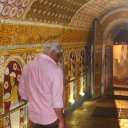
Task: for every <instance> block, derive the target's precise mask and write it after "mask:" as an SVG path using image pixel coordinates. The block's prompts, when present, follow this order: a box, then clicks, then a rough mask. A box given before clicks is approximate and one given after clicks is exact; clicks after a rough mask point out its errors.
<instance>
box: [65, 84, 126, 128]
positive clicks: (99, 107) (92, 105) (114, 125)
mask: <svg viewBox="0 0 128 128" xmlns="http://www.w3.org/2000/svg"><path fill="white" fill-rule="evenodd" d="M66 124H67V128H128V84H126V85H124V84H123V85H121V84H120V85H119V84H114V85H113V89H112V90H110V91H109V92H108V93H106V94H105V95H103V96H102V97H101V98H99V99H97V100H94V101H85V102H83V104H81V105H80V106H79V107H78V108H77V109H75V110H74V111H73V112H72V113H71V114H70V115H69V116H67V117H66Z"/></svg>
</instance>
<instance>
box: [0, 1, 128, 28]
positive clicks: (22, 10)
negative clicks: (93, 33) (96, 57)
mask: <svg viewBox="0 0 128 128" xmlns="http://www.w3.org/2000/svg"><path fill="white" fill-rule="evenodd" d="M126 6H128V0H0V18H3V19H5V18H6V19H16V20H20V21H22V20H27V21H31V22H32V21H36V22H40V23H50V24H57V25H58V24H59V25H62V26H72V27H80V28H85V29H88V28H89V27H90V25H91V23H92V21H93V19H94V18H95V17H97V18H99V19H101V18H102V17H103V16H104V15H106V14H107V13H109V12H110V11H112V10H115V9H118V8H122V7H126Z"/></svg>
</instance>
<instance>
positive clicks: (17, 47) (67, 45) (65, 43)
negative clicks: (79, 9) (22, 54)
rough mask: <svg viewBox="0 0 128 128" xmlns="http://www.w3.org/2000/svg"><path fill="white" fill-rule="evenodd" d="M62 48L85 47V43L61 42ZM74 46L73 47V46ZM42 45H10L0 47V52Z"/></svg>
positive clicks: (41, 45) (40, 45)
mask: <svg viewBox="0 0 128 128" xmlns="http://www.w3.org/2000/svg"><path fill="white" fill-rule="evenodd" d="M61 44H62V45H63V46H64V47H70V46H71V45H73V47H81V46H85V45H86V44H87V43H86V42H63V43H61ZM74 45H75V46H74ZM41 47H43V44H31V45H11V46H0V50H13V49H24V48H25V49H30V48H41Z"/></svg>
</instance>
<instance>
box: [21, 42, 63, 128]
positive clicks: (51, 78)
mask: <svg viewBox="0 0 128 128" xmlns="http://www.w3.org/2000/svg"><path fill="white" fill-rule="evenodd" d="M43 49H44V51H43V53H42V54H40V55H39V56H38V57H37V58H36V59H35V60H33V61H32V62H30V63H29V64H27V65H26V66H25V68H24V70H23V73H22V75H21V80H20V84H19V93H20V95H21V97H22V98H23V99H25V100H27V102H28V115H29V119H30V120H31V121H32V128H58V127H59V128H65V123H64V116H63V71H62V69H61V68H60V67H59V66H58V64H57V62H58V61H59V59H60V57H61V55H62V46H61V45H60V44H59V42H58V41H56V40H49V41H47V42H46V43H45V44H44V45H43Z"/></svg>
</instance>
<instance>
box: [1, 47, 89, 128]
mask: <svg viewBox="0 0 128 128" xmlns="http://www.w3.org/2000/svg"><path fill="white" fill-rule="evenodd" d="M88 48H89V47H88ZM34 49H35V48H34ZM34 49H30V50H29V49H26V50H24V49H22V50H21V51H20V50H19V49H18V50H12V51H11V52H8V54H7V55H4V53H3V54H2V53H1V54H2V57H1V58H2V59H1V60H2V62H1V65H2V64H3V65H2V67H3V68H2V71H1V75H3V79H1V81H3V82H2V84H1V86H2V87H3V90H2V89H1V90H0V91H3V94H1V97H2V98H1V99H0V100H1V101H0V102H1V103H3V104H1V106H0V111H3V112H1V113H0V114H4V113H7V112H8V111H10V110H13V109H14V108H16V107H18V106H20V105H21V104H22V102H21V97H20V96H19V92H18V83H19V79H20V75H21V72H22V68H23V66H24V65H25V63H28V62H30V61H31V60H33V59H34V58H35V57H36V56H37V55H38V54H39V53H40V51H41V49H39V50H34ZM16 51H17V55H16ZM4 52H5V51H4ZM86 52H87V49H83V47H78V48H72V47H71V48H66V47H65V48H64V53H63V58H62V61H61V62H60V66H61V67H62V68H63V69H64V74H65V86H64V88H65V91H64V100H65V109H68V107H69V106H72V104H73V103H75V102H76V101H77V100H79V99H80V98H81V97H82V96H84V94H85V92H86V91H87V90H86V89H87V88H88V87H89V83H90V82H89V80H87V81H88V83H85V82H86V79H88V75H87V74H86V72H85V71H86V70H88V73H89V71H90V70H89V69H90V68H87V69H86V64H87V63H86V61H85V60H86V59H87V56H86V55H88V54H89V52H88V54H85V53H86ZM88 60H90V58H89V57H88ZM89 65H90V63H88V65H87V66H88V67H90V66H89ZM86 85H88V87H86ZM26 120H27V108H26V106H25V107H22V108H20V109H18V110H17V111H15V112H13V113H11V114H9V115H6V116H5V117H4V118H3V119H2V121H0V124H1V126H2V125H3V128H8V127H10V128H27V127H28V125H29V124H26Z"/></svg>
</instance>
